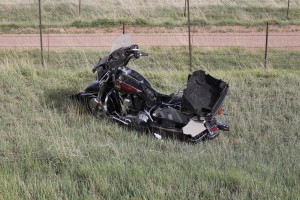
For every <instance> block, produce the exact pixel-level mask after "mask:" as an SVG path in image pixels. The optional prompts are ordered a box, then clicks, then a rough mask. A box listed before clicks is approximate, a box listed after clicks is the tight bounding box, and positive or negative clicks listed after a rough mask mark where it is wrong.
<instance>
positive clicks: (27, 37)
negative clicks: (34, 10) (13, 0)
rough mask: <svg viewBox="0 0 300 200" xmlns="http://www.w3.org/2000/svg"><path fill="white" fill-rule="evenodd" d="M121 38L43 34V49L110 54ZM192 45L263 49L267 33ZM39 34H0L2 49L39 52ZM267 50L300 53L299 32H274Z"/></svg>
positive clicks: (164, 41)
mask: <svg viewBox="0 0 300 200" xmlns="http://www.w3.org/2000/svg"><path fill="white" fill-rule="evenodd" d="M131 35H132V40H133V41H132V42H133V43H134V44H138V45H139V46H140V47H141V48H146V47H151V46H163V47H172V46H184V45H188V35H187V34H185V33H143V34H131ZM118 36H119V34H115V33H114V34H113V33H100V34H99V33H98V34H49V35H48V34H44V35H43V37H44V38H43V46H44V48H45V49H46V50H47V49H48V48H49V50H64V49H69V48H77V49H97V50H109V49H110V47H111V45H112V43H113V41H114V40H115V38H116V37H118ZM192 44H193V45H194V46H198V47H203V48H219V47H245V48H251V49H253V48H254V49H256V48H264V47H265V44H266V35H265V33H259V32H257V33H256V32H251V33H193V34H192ZM39 46H40V38H39V35H38V34H1V35H0V49H30V48H39ZM268 46H269V47H270V48H277V49H300V32H271V33H269V40H268Z"/></svg>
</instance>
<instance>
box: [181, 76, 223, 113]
mask: <svg viewBox="0 0 300 200" xmlns="http://www.w3.org/2000/svg"><path fill="white" fill-rule="evenodd" d="M228 88H229V86H228V84H227V83H225V82H224V81H223V80H219V79H216V78H214V77H212V76H210V75H209V74H205V72H204V71H202V70H199V71H195V72H193V73H192V75H191V76H189V79H188V83H187V88H186V89H185V90H184V92H183V98H182V112H184V113H186V114H189V115H195V114H197V115H198V116H200V117H204V116H205V117H209V116H213V115H214V114H215V113H216V112H217V111H218V109H219V108H220V106H221V105H222V103H223V101H224V98H225V96H226V94H227V91H228Z"/></svg>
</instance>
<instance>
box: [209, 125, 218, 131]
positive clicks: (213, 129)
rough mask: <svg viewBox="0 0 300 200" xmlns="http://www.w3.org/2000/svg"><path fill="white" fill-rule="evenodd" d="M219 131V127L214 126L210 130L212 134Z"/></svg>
mask: <svg viewBox="0 0 300 200" xmlns="http://www.w3.org/2000/svg"><path fill="white" fill-rule="evenodd" d="M217 130H218V127H217V126H213V127H211V128H210V131H211V132H216V131H217Z"/></svg>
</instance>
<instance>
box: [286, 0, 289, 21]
mask: <svg viewBox="0 0 300 200" xmlns="http://www.w3.org/2000/svg"><path fill="white" fill-rule="evenodd" d="M289 11H290V0H288V7H287V11H286V18H287V19H290V16H289Z"/></svg>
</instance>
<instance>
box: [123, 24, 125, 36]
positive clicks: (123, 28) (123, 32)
mask: <svg viewBox="0 0 300 200" xmlns="http://www.w3.org/2000/svg"><path fill="white" fill-rule="evenodd" d="M125 28H126V24H125V22H123V34H125Z"/></svg>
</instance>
